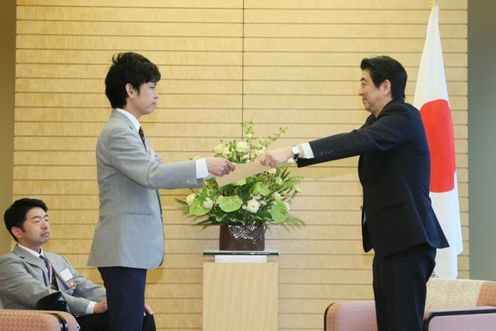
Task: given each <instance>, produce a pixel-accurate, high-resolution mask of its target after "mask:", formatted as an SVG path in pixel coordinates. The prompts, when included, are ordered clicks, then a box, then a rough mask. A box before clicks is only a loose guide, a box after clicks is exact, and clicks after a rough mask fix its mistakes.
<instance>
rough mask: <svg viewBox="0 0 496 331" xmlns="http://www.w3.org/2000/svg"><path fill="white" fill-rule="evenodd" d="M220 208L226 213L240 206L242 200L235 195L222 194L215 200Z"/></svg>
mask: <svg viewBox="0 0 496 331" xmlns="http://www.w3.org/2000/svg"><path fill="white" fill-rule="evenodd" d="M217 203H218V204H219V207H220V209H222V211H224V212H226V213H230V212H233V211H236V210H238V209H239V208H241V205H242V204H243V201H242V200H241V199H240V198H239V197H238V196H237V195H231V196H227V197H225V196H222V197H220V198H219V199H218V200H217Z"/></svg>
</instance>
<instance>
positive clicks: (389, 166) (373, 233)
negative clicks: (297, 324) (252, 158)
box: [260, 56, 448, 331]
mask: <svg viewBox="0 0 496 331" xmlns="http://www.w3.org/2000/svg"><path fill="white" fill-rule="evenodd" d="M360 67H361V69H362V77H361V80H360V83H361V85H360V89H359V93H358V94H359V95H360V97H361V98H362V102H363V105H364V108H365V109H366V110H367V111H369V112H370V113H371V115H370V116H369V117H368V118H367V120H366V121H365V124H364V125H363V126H362V127H361V128H359V129H357V130H353V131H351V132H348V133H342V134H337V135H332V136H329V137H326V138H322V139H318V140H315V141H311V142H309V143H304V144H301V145H296V146H293V147H288V148H280V149H276V150H273V151H269V152H266V153H265V154H263V155H262V156H261V158H260V161H261V163H262V164H264V165H270V166H272V167H275V166H278V165H279V164H281V163H283V162H286V161H287V160H288V159H290V158H295V159H296V160H297V164H298V166H299V167H302V166H307V165H312V164H316V163H321V162H326V161H331V160H337V159H341V158H346V157H350V156H355V155H360V158H359V162H358V174H359V177H360V182H361V184H362V188H363V209H362V235H363V247H364V250H365V251H369V250H371V249H372V248H373V249H374V251H375V256H374V262H373V288H374V296H375V305H376V312H377V324H378V329H379V331H400V330H401V331H421V330H422V321H423V315H424V308H425V296H426V282H427V280H428V279H429V277H430V276H431V274H432V271H433V270H434V266H435V256H436V248H443V247H447V246H448V242H447V240H446V238H445V236H444V234H443V232H442V230H441V227H440V225H439V223H438V221H437V218H436V215H435V214H434V211H433V209H432V207H431V200H430V198H429V181H430V156H429V148H428V145H427V139H426V135H425V131H424V127H423V124H422V121H421V118H420V112H419V111H418V110H417V109H416V108H415V107H413V106H412V105H410V104H407V103H405V101H404V98H405V93H404V90H405V86H406V81H407V74H406V71H405V69H404V68H403V66H402V65H401V64H400V63H399V62H398V61H396V60H394V59H392V58H390V57H388V56H378V57H374V58H366V59H363V60H362V62H361V65H360Z"/></svg>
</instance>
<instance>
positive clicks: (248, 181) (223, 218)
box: [176, 122, 303, 228]
mask: <svg viewBox="0 0 496 331" xmlns="http://www.w3.org/2000/svg"><path fill="white" fill-rule="evenodd" d="M243 130H244V138H243V139H241V140H231V141H227V142H223V141H221V143H220V144H219V145H217V146H216V147H215V148H214V155H215V156H218V157H224V158H226V159H228V160H230V161H231V162H234V163H237V164H240V163H249V162H254V161H255V162H258V161H256V158H257V157H258V156H259V155H260V154H261V153H262V152H263V151H265V149H266V148H267V146H269V145H270V144H271V143H273V142H274V141H276V140H277V139H278V138H279V137H280V136H281V134H283V133H284V132H285V128H279V130H278V131H277V132H276V133H273V134H272V135H270V136H269V137H266V138H256V137H255V134H254V130H253V124H252V123H251V122H249V123H244V124H243ZM289 166H290V165H289V164H288V165H287V166H280V167H278V168H274V169H270V170H267V171H265V172H262V173H260V174H257V175H254V176H250V177H247V178H245V179H242V180H239V181H237V182H234V183H231V184H228V185H225V186H223V187H219V185H218V184H217V181H216V180H215V178H210V179H207V180H206V181H205V183H204V186H203V187H202V188H200V189H196V190H193V193H191V194H189V195H188V196H187V197H186V198H185V199H176V201H177V202H178V204H179V205H180V207H181V209H182V210H183V212H184V213H185V214H186V215H188V216H192V217H197V218H201V219H202V220H200V221H199V222H198V223H197V224H198V225H202V226H203V227H207V226H210V225H220V224H224V225H252V224H256V223H259V224H263V225H264V227H265V228H267V227H268V226H269V225H272V224H280V225H283V226H289V227H293V226H297V225H302V224H303V221H302V220H300V219H298V218H297V217H294V216H292V215H291V214H290V213H289V210H290V205H289V204H290V202H291V200H292V199H293V197H294V196H295V195H296V194H297V193H298V192H299V187H298V184H299V182H300V181H301V179H302V177H300V176H293V175H291V173H290V171H289Z"/></svg>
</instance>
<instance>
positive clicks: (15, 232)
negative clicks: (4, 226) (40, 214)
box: [10, 226, 24, 240]
mask: <svg viewBox="0 0 496 331" xmlns="http://www.w3.org/2000/svg"><path fill="white" fill-rule="evenodd" d="M10 232H11V233H12V234H13V235H14V237H16V238H17V240H19V238H21V237H22V234H23V232H24V231H22V229H21V228H19V227H17V226H13V227H11V228H10Z"/></svg>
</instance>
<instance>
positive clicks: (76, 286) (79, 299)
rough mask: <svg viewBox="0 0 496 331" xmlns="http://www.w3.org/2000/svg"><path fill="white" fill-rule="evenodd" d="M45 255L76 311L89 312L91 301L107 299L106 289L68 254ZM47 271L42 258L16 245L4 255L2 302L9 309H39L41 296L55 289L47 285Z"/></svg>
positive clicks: (0, 281)
mask: <svg viewBox="0 0 496 331" xmlns="http://www.w3.org/2000/svg"><path fill="white" fill-rule="evenodd" d="M45 256H46V257H47V259H48V261H50V264H51V265H52V268H53V270H54V271H55V278H56V280H57V285H58V287H59V290H60V292H62V294H63V295H64V297H65V299H66V301H67V303H68V305H69V308H71V310H72V312H73V313H74V314H77V315H85V314H86V309H87V307H88V304H89V302H90V300H91V301H95V302H99V301H102V300H104V299H105V288H104V287H103V286H99V285H96V284H94V283H92V282H91V281H89V280H87V279H86V278H84V277H83V276H81V275H80V274H79V273H78V272H77V271H76V270H75V269H74V267H73V266H72V265H71V264H70V263H69V261H67V259H66V258H65V257H63V256H60V255H57V254H53V253H48V252H45ZM68 271H69V272H70V274H71V275H72V276H73V278H72V279H70V280H69V279H67V276H65V275H67V274H68ZM46 273H47V270H46V267H45V264H44V262H43V261H42V260H41V259H39V258H37V257H36V256H34V255H33V254H31V253H29V252H27V251H26V250H25V249H24V248H22V247H19V246H17V245H16V247H15V249H14V251H13V252H12V253H9V254H6V255H3V256H0V301H1V302H0V303H1V304H2V305H3V307H4V308H8V309H36V302H37V301H38V300H39V299H41V298H43V297H44V296H47V295H48V294H50V293H52V292H55V290H53V289H51V288H50V286H49V285H48V284H47V278H48V277H47V275H46ZM64 276H65V277H64Z"/></svg>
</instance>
